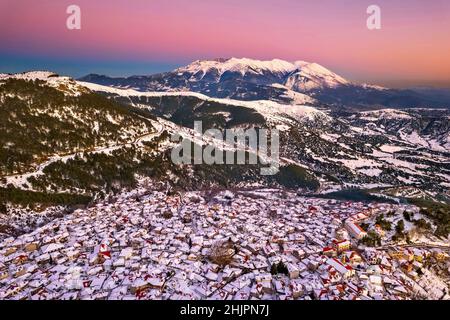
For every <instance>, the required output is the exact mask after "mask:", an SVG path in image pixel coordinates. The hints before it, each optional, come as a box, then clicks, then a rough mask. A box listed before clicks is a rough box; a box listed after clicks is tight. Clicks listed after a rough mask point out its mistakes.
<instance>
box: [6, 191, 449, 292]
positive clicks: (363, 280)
mask: <svg viewBox="0 0 450 320" xmlns="http://www.w3.org/2000/svg"><path fill="white" fill-rule="evenodd" d="M404 212H408V214H410V215H416V216H417V215H419V214H420V213H419V211H418V208H416V207H414V206H412V205H402V204H385V203H362V202H354V201H338V200H331V199H320V198H311V197H305V196H302V195H298V194H296V193H292V192H288V191H285V190H278V189H261V190H246V191H244V190H241V191H236V190H234V191H221V192H217V193H216V194H214V195H213V196H210V194H207V193H205V192H200V191H199V192H185V193H183V194H182V193H172V194H170V195H168V194H167V193H166V192H162V191H151V190H149V189H147V188H143V187H141V188H139V189H135V190H134V191H132V192H126V193H121V194H119V195H117V196H114V197H109V198H107V199H105V200H102V201H100V202H98V203H96V204H93V205H91V206H89V207H87V208H84V209H77V210H75V211H74V212H73V213H70V214H67V215H64V216H62V217H59V218H56V219H54V220H51V221H49V222H47V223H45V224H43V225H41V226H39V227H37V228H36V229H35V230H33V231H31V232H28V233H25V234H22V235H20V236H17V237H8V238H4V239H3V240H2V242H0V299H11V300H19V299H32V300H41V299H113V300H122V299H123V300H134V299H136V300H146V299H152V300H155V299H162V300H168V299H170V300H180V299H183V300H186V299H189V300H191V299H192V300H198V299H215V300H255V299H261V300H292V299H302V300H311V299H314V300H337V299H343V300H357V299H358V300H359V299H361V300H372V299H374V300H379V299H391V300H398V299H400V300H403V299H449V298H450V296H449V293H448V292H449V291H448V289H449V281H448V275H449V271H450V270H449V269H450V268H449V267H450V264H449V256H448V253H449V250H450V248H449V246H448V241H447V242H439V241H437V240H436V239H434V240H436V241H433V240H432V239H429V238H422V239H420V237H418V238H417V239H413V241H408V242H402V241H397V242H392V241H391V240H390V239H389V237H388V235H387V234H386V232H384V231H383V230H382V228H381V227H380V226H379V225H378V224H376V223H374V221H379V219H378V220H376V218H377V217H379V216H380V214H383V215H384V216H386V215H390V216H393V217H394V216H395V217H396V218H395V219H398V216H402V214H403V213H404ZM397 215H398V216H397ZM361 226H364V227H365V229H363V228H362V227H361ZM410 227H411V226H410V224H409V223H406V225H405V229H406V230H407V229H408V228H410ZM369 229H370V230H371V231H368V230H369ZM367 232H369V233H370V234H372V233H376V234H377V235H378V236H379V238H378V239H379V243H375V244H374V245H371V246H369V245H366V244H367V241H363V240H364V239H367V237H368V233H367Z"/></svg>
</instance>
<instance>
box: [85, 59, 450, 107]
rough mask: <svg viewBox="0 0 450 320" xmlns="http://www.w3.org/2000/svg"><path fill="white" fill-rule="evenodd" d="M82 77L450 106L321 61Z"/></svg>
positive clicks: (296, 99)
mask: <svg viewBox="0 0 450 320" xmlns="http://www.w3.org/2000/svg"><path fill="white" fill-rule="evenodd" d="M80 80H82V81H85V82H92V83H97V84H101V85H107V86H113V87H116V88H132V89H135V90H138V91H193V92H198V93H203V94H206V95H208V96H210V97H216V98H231V99H237V100H247V101H251V100H272V101H275V102H280V103H285V104H306V103H307V104H327V105H330V106H339V107H342V106H345V107H352V108H373V107H392V108H398V107H400V108H412V107H448V106H450V99H448V98H446V96H436V97H433V96H430V95H424V94H421V93H420V92H417V91H412V90H394V89H387V88H383V87H379V86H374V85H368V84H356V83H352V82H351V81H348V80H346V79H345V78H343V77H342V76H340V75H338V74H336V73H334V72H332V71H331V70H329V69H327V68H325V67H323V66H321V65H319V64H317V63H310V62H305V61H295V62H288V61H284V60H280V59H274V60H270V61H260V60H254V59H248V58H242V59H238V58H231V59H215V60H197V61H194V62H192V63H191V64H189V65H187V66H185V67H180V68H178V69H175V70H173V71H171V72H166V73H161V74H155V75H149V76H132V77H128V78H110V77H107V76H101V75H96V74H90V75H88V76H86V77H83V78H81V79H80Z"/></svg>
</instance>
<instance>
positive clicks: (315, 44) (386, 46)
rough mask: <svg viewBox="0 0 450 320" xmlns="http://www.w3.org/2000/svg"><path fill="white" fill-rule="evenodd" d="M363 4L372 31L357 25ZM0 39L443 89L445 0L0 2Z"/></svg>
mask: <svg viewBox="0 0 450 320" xmlns="http://www.w3.org/2000/svg"><path fill="white" fill-rule="evenodd" d="M69 4H77V5H79V6H80V7H81V13H82V29H81V30H79V31H69V30H67V29H66V18H67V16H68V15H67V14H66V12H65V11H66V8H67V6H68V5H69ZM370 4H378V5H379V6H380V7H381V9H382V29H381V30H379V31H370V30H368V29H367V28H366V19H367V14H366V8H367V6H368V5H370ZM0 43H1V44H2V45H1V48H0V53H4V54H6V53H8V54H20V55H29V56H32V55H36V56H49V57H66V58H67V57H82V58H85V59H114V60H121V61H122V60H123V61H126V60H133V61H136V60H142V61H154V62H158V61H164V62H173V63H175V64H176V63H180V64H184V63H186V62H188V61H191V60H196V59H205V58H215V57H232V56H233V57H250V58H258V59H273V58H280V59H286V60H291V61H292V60H307V61H314V62H318V63H320V64H322V65H324V66H326V67H328V68H330V69H332V70H333V71H336V72H338V73H340V74H341V75H343V76H345V77H347V78H349V79H351V80H356V81H366V82H372V83H379V84H385V85H395V86H398V85H405V86H406V85H412V84H432V85H441V86H450V1H447V0H442V1H441V0H431V1H425V0H410V1H404V0H390V1H387V0H380V1H377V0H370V1H365V0H358V1H356V0H355V1H348V0H341V1H335V0H321V1H300V0H272V1H265V0H239V1H238V0H227V1H214V0H189V1H188V0H183V1H182V0H167V1H162V0H145V1H144V0H133V1H125V0H109V1H88V0H69V1H67V0H39V1H34V0H0ZM0 72H1V70H0ZM141 73H142V74H145V73H148V72H146V71H145V70H143V71H142V72H141Z"/></svg>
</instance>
